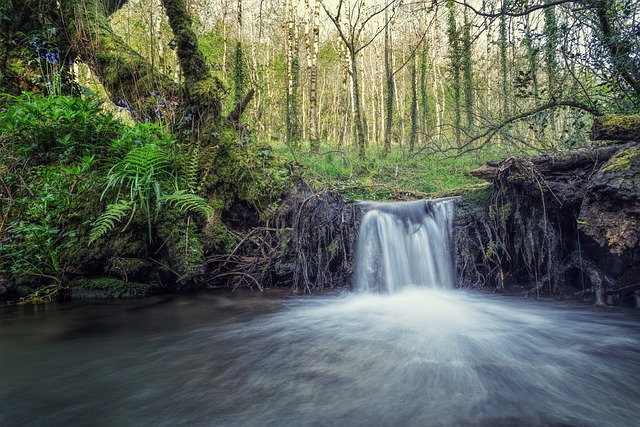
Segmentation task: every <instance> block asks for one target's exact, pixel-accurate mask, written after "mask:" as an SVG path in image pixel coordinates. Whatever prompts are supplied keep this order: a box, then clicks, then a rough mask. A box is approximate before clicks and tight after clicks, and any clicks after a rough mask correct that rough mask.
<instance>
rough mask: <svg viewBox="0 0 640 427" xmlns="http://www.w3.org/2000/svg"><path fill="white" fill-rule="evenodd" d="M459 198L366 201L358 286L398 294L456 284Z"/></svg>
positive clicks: (363, 204)
mask: <svg viewBox="0 0 640 427" xmlns="http://www.w3.org/2000/svg"><path fill="white" fill-rule="evenodd" d="M454 209H455V200H454V199H452V198H447V199H438V200H420V201H416V202H399V203H375V202H362V212H363V216H362V223H361V225H360V235H359V237H358V246H357V254H356V267H355V272H354V273H355V281H354V288H355V289H356V290H358V291H361V292H380V293H394V292H398V291H399V290H401V289H402V288H404V287H409V286H421V287H432V288H443V289H448V288H452V287H453V284H454V276H455V272H454V269H453V252H454V251H453V238H452V229H453V227H452V225H453V224H452V223H453V215H454Z"/></svg>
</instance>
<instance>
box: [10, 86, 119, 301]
mask: <svg viewBox="0 0 640 427" xmlns="http://www.w3.org/2000/svg"><path fill="white" fill-rule="evenodd" d="M7 101H8V102H9V104H8V105H7V107H6V109H5V111H4V112H3V113H2V119H1V120H0V136H1V139H2V141H3V143H2V145H0V172H1V173H0V188H3V191H2V192H1V196H2V200H0V211H1V212H0V219H1V220H2V223H0V231H4V232H3V233H2V234H0V239H1V242H0V273H5V274H10V275H11V276H12V277H13V278H14V280H16V281H18V282H20V283H34V282H35V283H41V284H43V285H45V286H53V288H51V289H49V288H47V289H39V290H38V292H36V293H34V294H33V295H32V296H31V297H29V298H27V300H26V301H31V302H41V301H43V300H45V299H47V298H52V297H53V296H55V295H57V293H58V290H60V289H62V288H63V287H64V278H65V275H66V274H67V272H68V271H69V270H70V268H71V265H70V264H69V263H68V261H69V260H64V257H63V253H64V252H65V250H68V249H69V248H70V247H71V246H73V245H74V244H76V243H77V230H78V228H79V226H80V225H81V223H82V222H83V221H86V219H87V215H90V209H91V207H90V205H89V206H88V207H80V206H78V204H77V202H76V201H77V200H88V199H89V200H90V199H92V198H94V200H95V198H96V197H97V195H96V194H95V189H94V185H93V182H92V179H98V177H97V176H96V172H97V169H98V163H99V162H98V159H99V158H101V157H102V156H101V153H102V152H103V149H102V146H103V145H105V140H108V138H111V137H112V136H114V135H115V134H117V132H118V131H119V130H120V129H121V125H120V124H119V123H118V122H117V121H115V120H113V118H112V117H111V116H109V115H105V114H103V113H102V111H101V109H100V106H99V104H97V103H96V102H94V101H91V100H82V99H77V98H71V97H66V96H48V97H44V98H36V97H33V96H32V95H30V94H25V95H22V96H19V97H12V98H8V99H7ZM70 261H71V262H74V260H70ZM52 289H55V292H54V291H53V290H52Z"/></svg>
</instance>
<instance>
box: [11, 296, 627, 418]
mask: <svg viewBox="0 0 640 427" xmlns="http://www.w3.org/2000/svg"><path fill="white" fill-rule="evenodd" d="M639 323H640V314H639V312H638V310H637V309H632V308H621V307H615V308H598V307H592V306H589V305H586V304H581V303H578V302H559V301H551V300H527V299H520V298H515V297H507V296H499V295H490V294H480V293H474V292H469V293H467V292H462V291H456V290H439V289H426V288H420V289H418V288H406V289H403V290H402V291H400V292H398V293H394V294H391V295H389V294H361V293H344V294H334V295H325V296H314V297H303V296H290V295H289V294H288V292H287V291H286V290H278V289H268V290H266V291H265V292H263V293H260V292H250V291H237V292H234V293H230V292H228V291H225V292H208V293H197V294H192V295H174V296H158V297H152V298H146V299H141V300H129V301H112V302H105V301H102V302H93V303H92V302H86V301H85V302H69V303H53V304H49V305H45V306H12V307H0V343H1V344H0V373H1V375H0V425H1V426H5V427H8V426H179V425H184V426H307V425H308V426H516V425H517V426H635V425H637V422H638V419H640V417H639V415H638V414H639V413H640V328H639V327H638V324H639Z"/></svg>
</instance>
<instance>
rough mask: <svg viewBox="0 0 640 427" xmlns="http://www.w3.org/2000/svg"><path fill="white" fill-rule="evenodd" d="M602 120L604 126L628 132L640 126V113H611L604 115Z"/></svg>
mask: <svg viewBox="0 0 640 427" xmlns="http://www.w3.org/2000/svg"><path fill="white" fill-rule="evenodd" d="M600 120H601V125H602V127H606V128H614V129H617V130H619V131H620V132H628V131H632V130H634V129H638V128H640V114H635V115H623V114H611V115H607V116H604V117H602V118H601V119H600Z"/></svg>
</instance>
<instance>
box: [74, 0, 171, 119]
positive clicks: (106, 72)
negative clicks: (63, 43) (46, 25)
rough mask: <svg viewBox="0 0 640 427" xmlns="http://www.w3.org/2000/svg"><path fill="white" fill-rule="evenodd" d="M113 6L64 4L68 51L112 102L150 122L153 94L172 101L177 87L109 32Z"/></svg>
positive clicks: (81, 1) (85, 1)
mask: <svg viewBox="0 0 640 427" xmlns="http://www.w3.org/2000/svg"><path fill="white" fill-rule="evenodd" d="M112 3H113V2H110V1H106V0H73V1H65V2H63V5H62V6H61V7H62V13H63V16H64V21H65V23H66V29H65V31H66V33H67V35H68V37H69V40H70V43H71V48H72V49H73V50H74V51H75V52H76V53H77V54H78V56H79V57H80V59H81V60H82V61H83V62H84V63H86V64H87V65H88V66H89V68H90V69H91V72H92V73H93V75H95V76H96V77H97V78H98V80H99V81H100V83H102V85H103V86H104V88H105V90H106V91H107V94H108V96H109V98H110V99H111V101H112V102H113V103H114V104H116V105H119V106H122V107H125V108H127V109H128V110H129V111H130V112H131V114H132V115H133V117H134V118H136V119H138V120H142V121H144V120H153V119H155V112H154V109H155V108H156V106H157V100H156V98H155V97H154V96H153V95H154V93H163V94H165V97H166V98H170V97H175V96H177V94H178V85H177V84H175V83H174V82H173V81H172V80H171V79H169V78H167V77H166V76H164V75H162V74H160V73H158V72H157V71H156V70H155V69H154V68H153V67H152V66H151V64H150V63H149V61H148V60H147V59H145V58H143V57H142V56H141V55H140V54H138V53H137V52H136V51H134V50H133V49H131V47H129V45H128V44H127V43H125V41H124V40H122V38H120V37H119V36H117V35H116V34H115V33H114V32H113V31H112V30H111V26H110V24H109V21H108V18H109V16H110V15H111V14H113V13H115V12H116V10H117V8H116V7H115V6H114V5H113V4H112Z"/></svg>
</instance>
